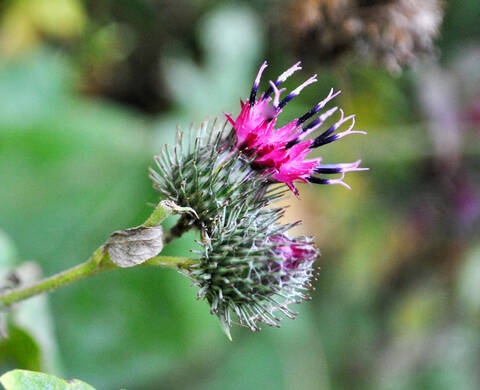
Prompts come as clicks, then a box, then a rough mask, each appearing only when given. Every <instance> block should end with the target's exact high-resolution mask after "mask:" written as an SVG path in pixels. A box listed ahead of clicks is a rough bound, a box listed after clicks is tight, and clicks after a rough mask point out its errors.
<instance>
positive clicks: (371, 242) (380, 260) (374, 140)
mask: <svg viewBox="0 0 480 390" xmlns="http://www.w3.org/2000/svg"><path fill="white" fill-rule="evenodd" d="M279 4H281V2H279ZM266 5H268V6H269V7H266ZM275 7H279V6H278V5H274V4H273V3H271V2H268V3H267V2H264V1H259V2H245V3H244V2H242V3H240V2H234V1H232V2H226V3H222V4H220V3H218V2H209V1H200V2H193V1H189V0H182V1H178V2H158V3H156V2H150V1H130V0H127V1H122V2H115V1H105V2H102V4H100V3H96V2H91V1H84V2H81V1H79V0H68V1H67V0H63V1H60V2H57V1H54V0H42V1H38V2H35V1H33V0H32V1H27V0H24V1H6V2H4V3H2V5H1V8H0V9H1V19H0V48H1V55H0V98H1V99H0V100H1V102H2V104H1V105H0V178H1V182H0V183H1V184H0V186H1V191H0V205H1V206H0V229H1V230H2V232H5V237H8V238H3V237H4V235H3V233H2V235H1V236H0V267H1V268H2V272H1V273H2V275H4V274H6V272H7V269H8V270H11V269H12V268H13V267H14V266H18V265H20V264H24V263H25V261H35V262H36V264H38V266H39V267H40V268H41V269H42V271H43V273H44V274H45V275H49V274H52V273H55V272H58V271H60V270H62V269H65V268H67V267H71V266H73V265H75V264H77V263H79V262H81V261H84V260H85V259H87V258H88V256H90V254H91V253H92V252H93V250H94V249H95V248H97V247H98V246H99V245H100V244H101V243H103V242H104V241H105V239H106V238H107V237H108V236H109V234H110V233H111V232H112V231H114V230H118V229H121V228H125V227H129V226H135V225H138V224H139V223H141V222H142V221H143V220H144V219H145V218H146V217H147V216H148V215H149V213H150V211H151V205H150V204H152V203H155V202H156V200H157V199H158V196H157V194H156V193H155V192H154V191H153V190H152V189H151V183H150V182H149V180H148V177H147V168H148V166H149V165H150V164H151V162H152V155H153V154H155V153H156V152H157V151H158V149H159V147H160V146H161V145H162V144H164V143H165V142H170V141H171V140H172V138H173V133H174V130H175V126H176V124H180V125H181V126H182V127H186V126H188V124H189V123H190V122H191V121H195V122H197V123H199V122H200V121H202V120H204V119H205V117H206V116H207V115H211V116H221V115H222V112H223V111H225V112H234V113H237V112H238V98H240V97H242V98H246V97H247V94H248V93H249V89H250V87H251V83H252V80H253V76H254V74H255V70H256V68H257V67H258V65H259V64H260V63H261V61H263V58H264V57H266V56H268V57H269V58H272V61H269V62H270V67H269V68H268V69H267V72H266V74H268V77H270V78H273V77H276V75H277V74H279V73H280V72H281V71H283V69H285V68H286V67H287V66H289V65H291V64H293V63H294V62H296V61H297V59H296V58H294V57H293V56H292V54H291V53H289V52H288V51H279V47H284V46H283V44H284V42H282V44H279V42H278V41H279V40H283V38H284V37H278V36H273V34H272V33H271V31H270V30H269V21H270V19H272V18H275V17H276V16H275V15H276V13H279V12H281V9H277V8H275ZM479 12H480V7H479V6H478V4H477V2H475V1H466V2H462V3H461V4H460V3H459V2H453V1H451V2H449V4H448V7H447V14H446V19H445V25H444V31H442V36H443V38H442V39H441V41H440V42H439V44H440V48H441V49H442V50H443V51H441V53H442V56H441V64H442V65H438V64H436V65H435V67H436V66H438V67H441V69H442V71H443V72H444V73H443V74H444V77H445V78H447V77H448V78H452V79H462V78H465V77H467V78H468V76H469V72H470V71H465V70H461V69H464V68H461V67H456V66H455V62H456V61H459V58H460V59H461V58H463V57H462V56H466V54H462V53H463V52H462V49H465V50H467V49H469V48H470V47H474V46H475V45H478V44H479V43H480V35H479V32H478V25H477V24H476V23H475V22H474V20H475V18H474V17H475V15H476V16H477V17H478V15H479ZM459 26H461V28H460V27H459ZM477 50H478V49H477ZM432 68H434V66H433V65H432V66H419V67H418V68H417V69H415V70H412V71H408V72H406V73H405V74H404V75H403V76H402V77H399V78H395V77H393V76H391V75H389V74H388V73H386V72H385V71H383V70H381V69H377V68H372V67H369V66H366V65H360V64H357V63H354V62H352V63H348V64H345V66H343V67H341V68H340V69H339V68H335V67H330V68H325V67H324V68H320V67H317V68H315V69H313V70H312V71H314V72H318V73H319V83H317V84H316V86H314V87H311V88H309V89H308V90H306V91H305V93H303V94H302V95H301V96H299V97H298V98H297V99H295V100H294V101H292V103H290V104H289V106H287V107H286V109H285V113H284V114H283V115H282V116H283V118H282V120H284V121H287V120H289V119H292V118H294V117H295V116H298V114H299V113H301V112H303V111H305V110H307V109H308V108H309V107H310V106H311V105H312V104H313V102H317V101H318V100H320V99H321V98H322V97H323V95H325V94H326V92H328V90H329V88H330V87H332V86H333V87H335V88H341V89H342V90H343V94H342V95H341V97H340V99H339V103H337V104H341V105H342V107H343V108H344V109H345V111H346V113H347V114H350V113H356V114H357V115H358V121H357V127H358V128H359V129H362V130H367V131H368V132H369V136H368V137H355V136H352V137H347V139H345V140H342V141H341V142H338V143H335V145H330V146H328V147H327V148H325V149H324V150H321V151H319V153H320V155H321V156H322V157H323V158H324V159H325V161H326V162H328V161H330V162H340V161H354V160H355V159H357V158H363V159H364V165H365V166H369V167H371V171H370V172H368V173H362V174H351V175H349V177H348V180H347V181H348V182H349V183H350V184H351V185H352V187H353V188H354V190H353V191H351V192H347V191H345V190H344V189H342V188H335V187H332V188H330V187H329V188H324V187H322V188H316V187H307V186H303V187H302V192H301V200H297V199H289V200H288V202H287V203H288V204H289V205H290V206H291V207H290V209H289V210H290V211H289V215H288V218H290V219H293V220H297V219H302V220H303V221H304V224H303V227H302V228H301V229H302V230H301V231H302V232H306V233H307V234H311V235H314V236H315V237H316V239H317V243H318V245H319V247H320V249H321V250H322V254H323V256H322V257H321V258H320V260H319V265H320V266H321V268H322V272H321V274H320V279H319V281H318V282H317V284H316V287H317V291H315V292H314V293H313V301H312V302H310V303H306V304H303V305H301V306H299V307H298V311H299V312H300V315H299V317H298V319H296V320H295V321H288V320H286V321H285V322H284V326H283V327H282V328H281V329H265V330H263V331H262V332H261V333H260V334H251V333H250V332H249V331H246V330H243V329H234V331H233V339H234V341H233V343H229V342H228V341H227V340H226V339H225V337H224V336H223V334H222V333H221V331H220V329H219V327H218V325H217V324H216V320H215V318H214V317H213V316H210V314H209V312H208V306H207V305H206V304H205V303H203V302H198V301H196V300H195V293H196V292H195V291H194V289H192V288H190V284H189V282H188V281H187V280H186V279H185V278H184V277H183V276H181V275H178V274H176V273H175V272H173V271H168V270H158V271H157V270H154V271H152V270H147V269H138V270H137V269H132V270H124V271H122V272H112V273H111V274H105V275H98V276H96V277H94V278H92V279H89V280H85V281H82V282H80V283H78V284H76V285H74V286H71V287H68V288H65V289H63V290H60V291H57V292H55V293H52V294H50V295H48V297H47V296H44V297H39V298H40V300H38V299H37V298H35V299H32V300H31V301H27V302H25V303H23V304H22V305H18V307H16V308H15V309H14V311H13V312H12V313H10V314H9V315H8V319H7V322H8V330H9V333H10V338H9V339H8V340H7V341H2V342H1V344H0V373H4V372H5V371H7V370H10V369H13V368H25V369H32V370H41V371H44V372H47V373H49V374H54V375H59V376H61V377H75V378H81V379H82V380H85V381H86V382H88V383H90V384H92V385H93V386H95V388H98V389H112V390H113V389H118V388H121V387H122V388H128V389H133V388H134V389H140V390H142V389H145V390H147V389H158V388H162V389H172V390H173V389H185V388H189V389H225V388H229V389H250V388H252V389H253V388H259V389H276V390H277V389H305V390H308V389H352V388H355V389H378V390H387V389H388V390H389V389H426V388H429V389H430V388H432V389H452V388H458V389H476V388H478V387H480V378H479V377H478V366H479V364H480V359H479V356H480V333H479V331H480V317H479V315H480V300H479V296H480V295H479V291H478V286H479V285H480V277H479V274H480V252H479V249H478V248H479V246H478V245H479V242H480V240H479V226H480V224H479V216H478V213H477V214H476V211H475V207H476V205H477V204H480V188H479V186H478V183H480V177H479V176H480V150H479V149H478V145H479V143H478V140H479V138H478V137H479V134H480V133H479V124H478V122H474V121H464V118H465V115H466V114H465V111H460V112H456V113H455V117H456V118H457V120H458V128H459V129H460V130H459V133H460V134H461V137H462V139H463V144H462V146H461V147H460V148H459V150H458V152H457V155H455V156H453V153H452V154H447V155H445V154H439V153H438V151H437V150H436V149H435V145H436V142H438V140H437V139H436V138H435V137H440V136H441V134H440V135H438V134H437V135H436V133H435V132H434V131H432V128H433V129H435V128H437V127H438V123H440V124H441V123H442V122H444V121H445V118H440V119H441V120H440V122H438V123H437V122H435V121H434V120H433V119H432V117H431V115H430V113H429V111H428V110H426V109H425V108H424V107H423V106H422V101H421V97H420V96H419V95H420V91H421V90H422V89H423V88H424V84H422V82H423V81H422V80H424V79H423V78H424V76H425V75H427V74H430V73H429V72H431V71H432ZM459 69H460V70H459ZM467 69H468V68H467ZM461 72H463V73H461ZM472 72H473V71H472ZM299 73H300V74H298V75H295V77H292V79H291V80H289V81H288V82H287V83H286V86H287V87H288V88H291V87H293V86H296V85H298V84H299V83H300V82H302V81H303V80H304V79H305V78H306V77H307V75H306V74H305V72H299ZM465 73H466V75H465ZM472 84H473V85H471V88H472V89H473V90H474V91H476V94H477V95H476V96H477V97H478V98H479V99H480V85H476V84H474V83H472ZM475 88H476V89H475ZM445 92H448V91H445ZM445 95H447V93H445ZM473 95H475V94H473ZM442 96H443V94H442ZM455 96H461V95H460V94H458V95H455ZM460 99H461V97H458V101H456V102H454V103H455V104H452V107H453V106H456V107H460V109H461V110H466V109H467V108H468V107H469V106H470V103H472V102H470V101H461V100H460ZM432 123H434V125H433V126H432ZM168 223H169V224H172V223H173V221H172V220H171V221H169V222H168ZM195 238H196V237H195V234H194V233H192V234H188V235H186V236H185V237H183V238H182V239H181V240H178V241H176V242H174V243H172V244H171V245H169V246H168V247H167V248H166V251H165V254H176V255H188V253H189V252H188V249H189V248H192V247H194V246H195V243H194V241H193V240H194V239H195ZM11 242H13V244H12V243H11ZM29 304H30V305H29Z"/></svg>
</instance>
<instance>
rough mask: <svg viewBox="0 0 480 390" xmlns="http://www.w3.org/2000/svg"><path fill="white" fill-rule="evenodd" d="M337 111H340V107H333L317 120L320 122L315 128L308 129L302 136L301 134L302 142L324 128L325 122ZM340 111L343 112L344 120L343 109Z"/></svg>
mask: <svg viewBox="0 0 480 390" xmlns="http://www.w3.org/2000/svg"><path fill="white" fill-rule="evenodd" d="M337 110H338V107H333V108H331V109H330V110H328V111H326V112H324V113H323V114H322V115H320V116H319V117H318V119H317V120H319V122H318V123H317V124H316V125H315V126H313V127H312V128H311V129H308V130H307V131H304V132H303V133H302V134H300V135H299V137H298V138H299V139H300V140H303V139H304V138H305V137H307V136H308V135H309V134H312V133H313V132H314V131H315V130H317V129H318V128H319V127H320V126H322V125H323V124H324V123H325V120H326V119H327V118H329V117H330V116H332V115H333V114H334V113H335V112H336V111H337ZM340 111H341V112H342V118H343V111H342V109H340Z"/></svg>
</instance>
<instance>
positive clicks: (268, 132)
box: [227, 62, 367, 195]
mask: <svg viewBox="0 0 480 390" xmlns="http://www.w3.org/2000/svg"><path fill="white" fill-rule="evenodd" d="M266 67H267V63H266V62H264V63H263V65H262V66H261V67H260V70H259V72H258V74H257V77H256V78H255V81H254V83H253V87H252V91H251V93H250V98H249V99H248V100H247V101H246V102H245V103H244V102H243V101H241V106H242V110H241V112H240V114H239V115H238V117H237V118H236V119H235V120H233V119H232V117H231V116H230V115H227V119H228V121H229V122H230V123H231V124H232V126H233V129H234V131H235V134H236V142H235V147H236V148H237V149H238V150H239V151H242V152H243V153H245V154H246V155H247V156H253V162H252V166H253V167H254V169H259V170H263V171H264V172H266V173H267V174H269V175H270V178H269V179H270V180H271V181H276V182H282V183H285V184H286V185H287V186H288V188H290V189H291V190H292V191H293V192H294V193H295V195H298V190H297V189H296V187H295V185H294V183H295V182H296V181H302V182H310V183H317V184H341V185H343V186H345V187H347V188H350V187H349V186H348V184H346V183H345V182H344V181H343V178H344V176H345V172H349V171H360V170H365V169H367V168H360V167H359V165H360V160H358V161H356V162H353V163H346V164H321V158H315V159H310V160H307V159H305V157H306V156H307V155H308V154H309V152H310V151H311V149H315V148H318V147H320V146H323V145H326V144H329V143H330V142H333V141H335V140H338V139H340V138H343V137H345V136H346V135H349V134H366V133H365V132H364V131H359V130H353V127H354V125H355V115H350V116H347V117H345V116H344V113H343V110H342V109H338V107H333V108H331V109H329V110H327V111H325V112H323V113H322V114H320V115H319V116H318V117H317V118H316V119H313V120H311V121H310V122H309V123H307V124H306V122H307V121H308V120H309V119H311V118H313V117H314V116H315V115H317V114H318V113H319V112H320V111H321V110H322V109H323V108H324V107H325V106H326V105H327V103H329V102H330V100H332V99H333V98H335V97H336V96H337V95H338V94H339V93H340V91H338V92H336V93H334V92H333V89H332V90H330V93H329V94H328V96H327V97H326V98H325V99H323V100H322V101H320V102H319V103H318V104H316V105H315V106H313V107H312V109H311V110H309V111H308V112H307V113H305V114H304V115H302V116H300V117H299V118H297V119H295V120H293V121H292V122H290V123H288V124H287V125H285V126H283V127H281V128H279V129H276V128H275V125H276V122H277V118H278V116H279V114H280V113H281V111H282V108H283V107H285V105H286V104H287V103H288V102H290V101H291V100H292V99H293V98H294V97H295V96H298V95H299V94H300V92H301V91H302V89H304V88H305V87H306V86H308V85H310V84H312V83H315V82H316V81H317V75H314V76H312V77H310V78H309V79H308V80H307V81H305V82H304V83H303V84H301V85H300V86H298V87H297V88H295V89H294V90H293V91H291V92H290V93H289V94H288V95H287V96H285V97H284V98H283V99H282V100H280V96H281V93H282V92H283V91H284V89H280V90H279V89H278V86H279V85H280V84H281V83H283V82H284V81H285V80H286V79H287V78H288V77H289V76H290V75H292V74H293V73H294V72H296V71H297V70H299V69H301V67H300V63H299V62H298V63H296V64H295V65H294V66H292V67H291V68H290V69H288V70H287V71H285V72H284V73H282V74H281V75H280V76H279V77H278V78H277V80H276V81H275V82H273V81H270V87H269V88H268V89H267V90H266V91H265V92H264V93H262V94H261V95H260V98H259V99H258V100H256V96H257V92H258V88H259V85H260V80H261V77H262V73H263V71H264V70H265V68H266ZM272 94H273V97H271V95H272ZM337 110H338V111H340V119H338V120H337V122H335V123H334V124H333V125H331V126H330V127H328V128H327V129H326V130H325V131H323V132H322V133H321V134H320V135H318V136H317V137H316V138H313V139H307V137H308V136H309V135H311V134H313V133H314V132H315V131H317V130H318V129H319V128H320V127H321V126H322V125H323V124H324V123H325V121H326V120H327V119H328V118H329V117H330V116H332V115H333V114H334V113H335V112H336V111H337ZM344 124H348V125H349V126H348V128H347V129H346V130H344V131H342V132H338V133H335V132H336V131H337V130H338V129H339V128H340V127H341V126H342V125H344ZM330 174H341V176H340V178H336V179H331V178H325V177H322V176H320V177H319V176H318V175H330Z"/></svg>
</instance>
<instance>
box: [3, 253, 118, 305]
mask: <svg viewBox="0 0 480 390" xmlns="http://www.w3.org/2000/svg"><path fill="white" fill-rule="evenodd" d="M105 257H108V256H105V253H104V251H103V247H101V248H99V249H98V250H97V251H96V252H95V253H94V254H93V256H92V257H91V258H90V259H89V260H87V261H86V262H85V263H82V264H79V265H77V266H76V267H73V268H71V269H69V270H66V271H63V272H60V273H58V274H56V275H53V276H50V277H49V278H46V279H43V280H40V281H38V282H36V283H33V284H31V285H30V286H22V287H18V288H16V289H14V290H12V291H9V292H7V293H5V294H3V295H1V296H0V307H5V306H10V305H11V304H12V303H15V302H19V301H23V300H24V299H27V298H30V297H32V296H34V295H38V294H41V293H43V292H46V291H52V290H56V289H57V288H60V287H62V286H66V285H68V284H71V283H74V282H77V281H79V280H82V279H85V278H86V277H88V276H92V275H95V274H97V273H99V272H102V271H107V270H109V269H113V268H116V265H115V264H113V263H112V262H111V261H104V259H105Z"/></svg>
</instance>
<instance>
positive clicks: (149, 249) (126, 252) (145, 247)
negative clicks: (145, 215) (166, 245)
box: [105, 226, 163, 268]
mask: <svg viewBox="0 0 480 390" xmlns="http://www.w3.org/2000/svg"><path fill="white" fill-rule="evenodd" d="M105 248H106V250H107V251H108V254H109V255H110V258H111V259H112V261H113V262H114V263H115V264H116V265H118V266H119V267H122V268H128V267H133V266H135V265H138V264H141V263H143V262H145V261H147V260H148V259H151V258H152V257H155V256H156V255H158V254H159V253H160V252H161V251H162V249H163V230H162V227H161V226H152V227H147V226H138V227H134V228H130V229H125V230H118V231H116V232H114V233H113V234H112V235H111V236H110V238H109V239H108V241H107V243H106V244H105Z"/></svg>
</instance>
